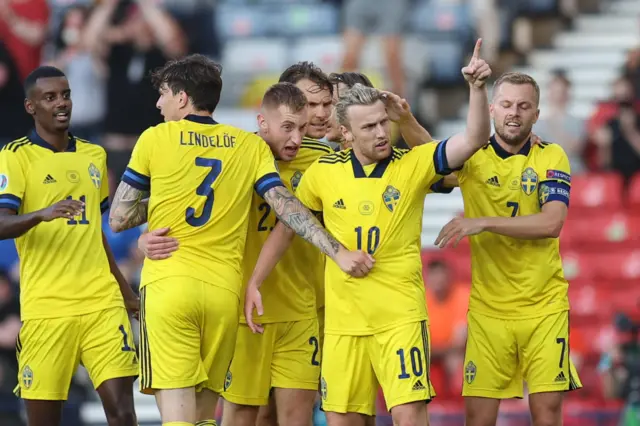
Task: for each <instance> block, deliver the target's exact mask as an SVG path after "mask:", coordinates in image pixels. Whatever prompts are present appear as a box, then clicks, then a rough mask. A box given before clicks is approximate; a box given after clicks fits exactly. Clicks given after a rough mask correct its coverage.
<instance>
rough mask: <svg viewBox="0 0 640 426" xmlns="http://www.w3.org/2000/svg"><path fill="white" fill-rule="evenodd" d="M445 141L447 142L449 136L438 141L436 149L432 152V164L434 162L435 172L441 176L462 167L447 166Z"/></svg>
mask: <svg viewBox="0 0 640 426" xmlns="http://www.w3.org/2000/svg"><path fill="white" fill-rule="evenodd" d="M447 142H449V138H447V139H445V140H443V141H442V142H440V143H439V144H438V146H437V147H436V151H435V152H434V153H433V164H435V167H436V173H437V174H439V175H441V176H444V175H449V174H451V173H453V172H455V171H456V170H461V169H462V166H460V167H458V168H455V169H452V168H450V167H449V160H448V159H447Z"/></svg>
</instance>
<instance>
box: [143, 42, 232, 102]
mask: <svg viewBox="0 0 640 426" xmlns="http://www.w3.org/2000/svg"><path fill="white" fill-rule="evenodd" d="M151 80H152V82H153V85H154V86H155V87H156V88H157V89H159V88H160V87H161V86H162V85H163V84H166V85H167V86H168V87H169V89H170V90H171V92H172V93H173V94H174V95H175V94H177V93H179V92H185V93H186V94H187V96H188V97H189V99H190V100H191V103H192V104H193V106H194V107H195V108H196V110H198V111H207V112H209V113H213V111H215V109H216V107H217V106H218V102H220V93H221V92H222V66H221V65H220V64H218V63H217V62H215V61H213V60H211V59H209V58H207V57H206V56H204V55H200V54H195V55H189V56H185V57H184V58H181V59H174V60H171V61H169V62H167V63H166V64H164V66H163V67H161V68H158V69H157V70H155V71H153V73H152V74H151Z"/></svg>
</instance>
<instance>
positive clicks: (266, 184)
mask: <svg viewBox="0 0 640 426" xmlns="http://www.w3.org/2000/svg"><path fill="white" fill-rule="evenodd" d="M277 186H284V184H283V183H282V180H281V179H280V175H279V174H277V173H267V174H266V175H264V176H262V177H261V178H260V179H258V181H257V182H256V184H255V185H253V189H255V190H256V192H257V193H258V195H259V196H261V197H262V198H264V194H266V193H267V192H268V191H269V190H270V189H273V188H275V187H277Z"/></svg>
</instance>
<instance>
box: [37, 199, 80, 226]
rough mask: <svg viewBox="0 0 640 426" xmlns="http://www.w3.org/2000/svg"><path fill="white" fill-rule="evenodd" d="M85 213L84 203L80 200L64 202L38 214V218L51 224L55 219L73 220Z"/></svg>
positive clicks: (59, 202)
mask: <svg viewBox="0 0 640 426" xmlns="http://www.w3.org/2000/svg"><path fill="white" fill-rule="evenodd" d="M83 211H84V203H83V202H82V201H78V200H62V201H58V202H57V203H55V204H54V205H52V206H49V207H47V208H46V209H42V210H40V211H39V212H38V217H39V218H40V219H41V220H42V221H43V222H51V221H52V220H54V219H73V218H74V217H76V216H80V215H81V214H82V212H83Z"/></svg>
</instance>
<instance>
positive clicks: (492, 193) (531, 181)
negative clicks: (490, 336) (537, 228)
mask: <svg viewBox="0 0 640 426" xmlns="http://www.w3.org/2000/svg"><path fill="white" fill-rule="evenodd" d="M456 174H457V176H458V181H459V183H460V189H461V190H462V197H463V199H464V214H465V217H470V218H473V217H483V216H506V217H509V216H511V217H513V216H526V215H532V214H536V213H539V212H540V211H541V208H542V206H543V205H544V204H545V203H548V202H550V201H560V202H563V203H566V204H567V205H568V204H569V192H570V189H571V172H570V170H569V160H568V158H567V155H566V154H565V152H564V150H563V149H562V147H561V146H560V145H556V144H549V143H542V144H541V145H535V146H531V143H530V142H527V144H526V145H525V146H524V147H523V148H522V150H521V151H520V152H519V153H518V154H515V155H512V154H510V153H508V152H507V151H505V150H504V149H502V147H500V145H498V143H497V142H496V140H495V138H494V137H492V138H491V141H490V142H489V144H487V145H486V146H485V147H484V149H482V150H480V151H478V152H477V153H476V154H474V155H473V157H471V158H470V159H469V160H468V161H467V162H466V163H465V164H464V166H463V168H462V169H461V170H459V171H457V172H456ZM470 242H471V273H472V287H471V297H470V300H469V310H470V311H472V312H479V313H482V314H484V315H488V316H493V317H496V318H505V319H508V318H518V319H521V318H533V317H538V316H543V315H547V314H552V313H555V312H561V311H564V310H567V309H569V299H568V296H567V291H568V287H569V285H568V283H567V280H566V279H565V278H564V273H563V270H562V260H561V259H560V249H559V241H558V239H557V238H547V239H542V240H519V239H515V238H510V237H506V236H502V235H498V234H494V233H490V232H483V233H481V234H479V235H474V236H472V237H470Z"/></svg>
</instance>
